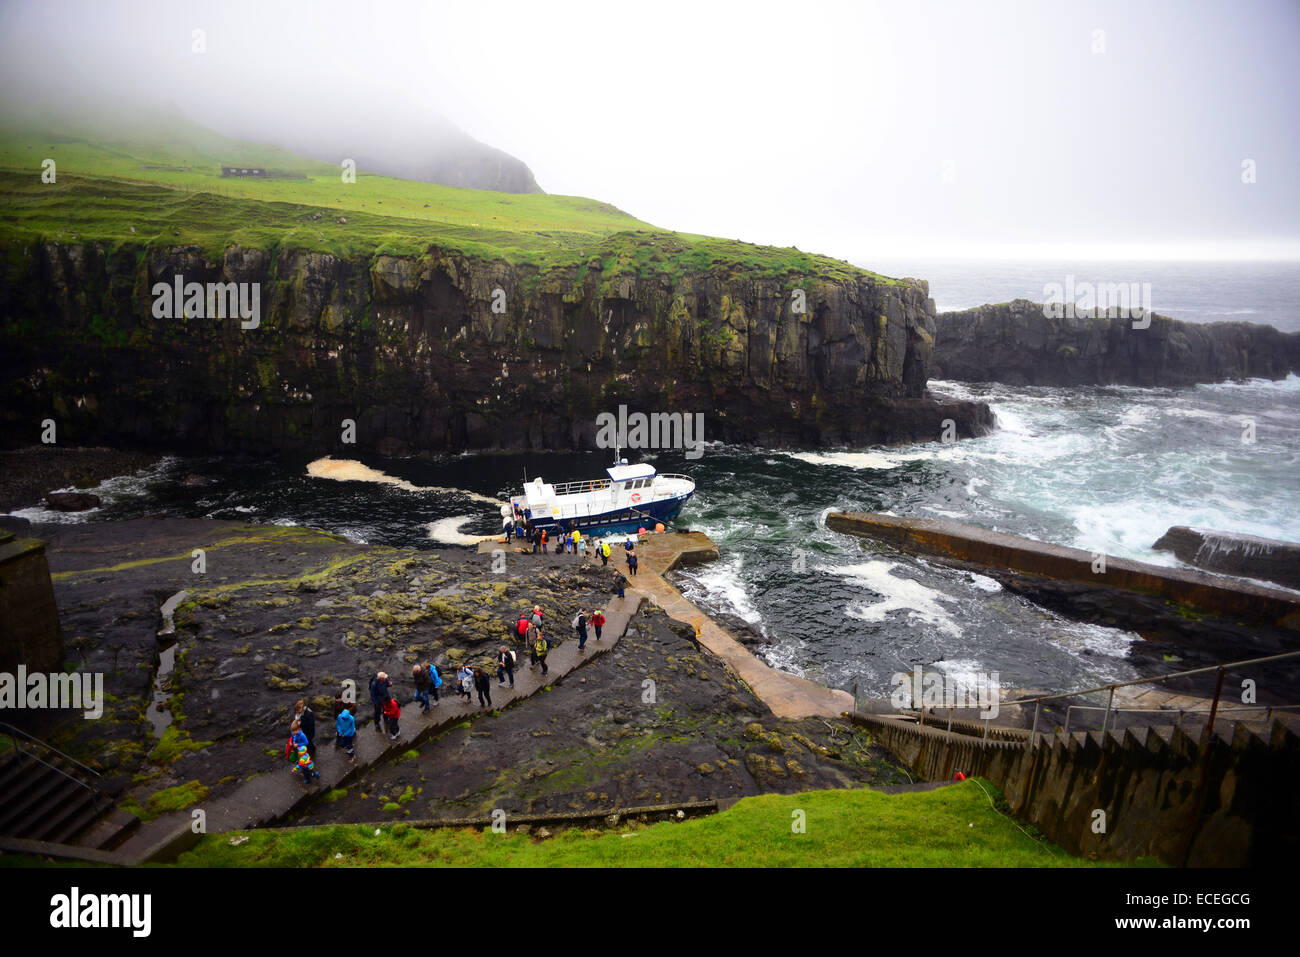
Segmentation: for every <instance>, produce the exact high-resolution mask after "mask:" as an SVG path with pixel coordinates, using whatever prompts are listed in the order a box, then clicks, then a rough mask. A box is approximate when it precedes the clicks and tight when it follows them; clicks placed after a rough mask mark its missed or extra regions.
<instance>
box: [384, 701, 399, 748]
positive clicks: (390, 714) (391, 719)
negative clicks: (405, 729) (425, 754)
mask: <svg viewBox="0 0 1300 957" xmlns="http://www.w3.org/2000/svg"><path fill="white" fill-rule="evenodd" d="M401 716H402V706H401V705H399V704H398V703H397V695H391V696H389V698H388V700H387V701H386V702H384V722H385V723H386V724H387V725H388V738H389V740H390V741H396V740H397V736H398V735H399V734H400V733H401V731H400V730H399V729H398V727H397V721H398V719H399V718H401Z"/></svg>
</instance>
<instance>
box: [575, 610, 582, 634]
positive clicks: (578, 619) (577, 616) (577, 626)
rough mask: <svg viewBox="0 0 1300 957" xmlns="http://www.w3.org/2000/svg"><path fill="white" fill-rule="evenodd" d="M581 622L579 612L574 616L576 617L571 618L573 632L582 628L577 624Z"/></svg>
mask: <svg viewBox="0 0 1300 957" xmlns="http://www.w3.org/2000/svg"><path fill="white" fill-rule="evenodd" d="M581 620H582V613H581V612H579V613H578V614H576V615H574V616H573V630H574V631H577V630H578V629H579V628H580V627H582V626H581V625H579V624H578V622H579V621H581Z"/></svg>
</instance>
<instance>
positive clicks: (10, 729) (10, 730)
mask: <svg viewBox="0 0 1300 957" xmlns="http://www.w3.org/2000/svg"><path fill="white" fill-rule="evenodd" d="M0 731H4V732H5V733H6V734H8V736H9V740H10V741H12V742H13V747H14V751H15V752H17V753H18V754H20V755H25V756H26V757H29V758H31V759H32V760H33V761H35V762H37V763H38V764H43V765H45V766H46V767H47V768H49V769H50V770H51V771H54V772H55V773H56V774H61V775H63V776H64V777H65V778H67V779H68V780H69V781H71V782H72V783H73V784H76V785H77V786H78V787H83V788H85V789H86V790H87V791H90V792H91V793H92V794H98V793H99V789H98V788H95V787H92V786H91V785H89V784H87V783H86V782H85V781H82V780H80V779H78V778H75V777H73V776H72V775H71V774H69V773H68V772H67V771H65V770H63V769H62V768H60V767H57V766H55V765H53V764H50V762H48V761H44V760H42V759H41V758H40V757H39V756H38V755H36V754H33V753H31V752H30V751H25V750H23V748H22V747H21V746H20V745H19V741H18V736H19V735H21V736H22V737H23V738H26V739H27V740H28V741H32V742H34V743H36V744H39V745H40V746H41V747H42V748H44V749H45V750H46V751H52V752H53V753H54V754H57V755H58V756H59V757H61V758H62V759H63V760H65V761H67V762H68V763H69V764H75V765H76V766H77V767H79V768H81V770H83V771H85V772H86V773H87V774H89V775H92V776H94V777H96V778H97V777H99V772H98V771H96V770H94V769H93V768H88V767H86V766H85V765H84V764H82V763H81V762H80V761H78V760H77V759H76V758H74V757H72V756H71V755H68V754H64V753H63V752H62V751H60V750H59V749H58V748H56V747H54V746H53V745H51V744H49V743H47V742H45V741H42V740H41V739H40V738H38V737H35V736H33V735H30V734H28V733H27V732H26V731H24V730H22V729H21V728H15V727H14V726H13V725H12V724H6V723H5V722H3V721H0Z"/></svg>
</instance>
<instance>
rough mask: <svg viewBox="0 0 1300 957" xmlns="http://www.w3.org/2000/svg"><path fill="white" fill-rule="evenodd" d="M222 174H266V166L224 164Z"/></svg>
mask: <svg viewBox="0 0 1300 957" xmlns="http://www.w3.org/2000/svg"><path fill="white" fill-rule="evenodd" d="M221 175H222V176H265V175H266V168H265V167H262V166H223V167H221Z"/></svg>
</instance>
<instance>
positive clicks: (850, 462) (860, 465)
mask: <svg viewBox="0 0 1300 957" xmlns="http://www.w3.org/2000/svg"><path fill="white" fill-rule="evenodd" d="M787 454H788V455H789V456H790V457H791V458H792V459H798V460H799V461H801V462H807V463H808V464H809V465H839V466H843V467H844V468H850V469H882V470H883V469H893V468H898V462H896V461H894V460H893V459H891V458H888V457H887V456H884V455H880V454H878V453H876V452H789V453H787Z"/></svg>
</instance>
